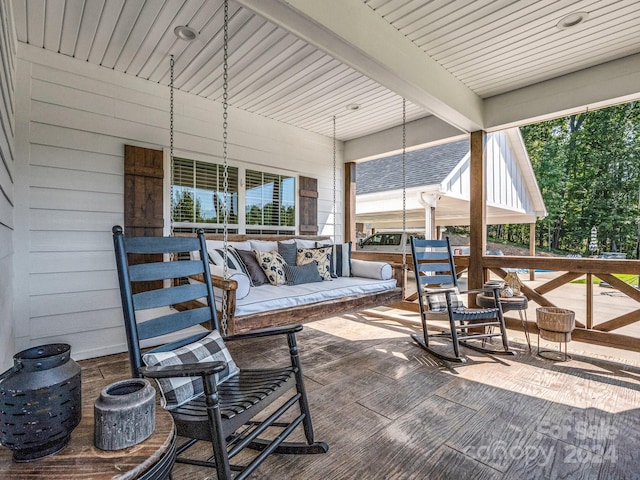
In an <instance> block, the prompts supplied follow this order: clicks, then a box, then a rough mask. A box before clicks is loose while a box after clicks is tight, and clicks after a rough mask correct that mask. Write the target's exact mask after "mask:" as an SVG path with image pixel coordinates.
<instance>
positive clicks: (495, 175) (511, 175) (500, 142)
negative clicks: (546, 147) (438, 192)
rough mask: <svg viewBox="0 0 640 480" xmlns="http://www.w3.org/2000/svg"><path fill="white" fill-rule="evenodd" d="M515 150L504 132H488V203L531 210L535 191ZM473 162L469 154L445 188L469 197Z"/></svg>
mask: <svg viewBox="0 0 640 480" xmlns="http://www.w3.org/2000/svg"><path fill="white" fill-rule="evenodd" d="M514 150H515V149H514V148H512V146H511V145H509V139H508V138H507V136H506V134H505V133H504V132H494V133H490V134H488V135H487V140H486V161H487V205H489V206H496V207H500V208H503V209H507V210H512V211H515V212H531V211H532V208H533V207H532V205H531V200H530V195H531V192H529V191H528V190H527V186H526V185H525V183H524V182H523V180H522V179H523V172H522V171H521V169H520V166H519V164H518V160H517V159H516V157H515V154H514ZM469 162H470V156H469V154H467V155H466V156H465V157H464V158H463V160H462V161H461V162H460V164H459V166H458V168H456V169H454V170H453V171H452V172H451V174H450V175H449V176H448V177H447V178H446V179H445V181H444V182H443V185H442V189H443V191H445V192H449V193H448V195H452V196H455V197H459V198H462V199H467V200H468V199H469V192H470V188H471V185H470V176H469Z"/></svg>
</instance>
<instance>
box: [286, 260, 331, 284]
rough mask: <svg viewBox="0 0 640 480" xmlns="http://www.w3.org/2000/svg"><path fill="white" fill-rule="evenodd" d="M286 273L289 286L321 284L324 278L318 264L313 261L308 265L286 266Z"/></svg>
mask: <svg viewBox="0 0 640 480" xmlns="http://www.w3.org/2000/svg"><path fill="white" fill-rule="evenodd" d="M284 273H285V276H286V277H287V285H300V284H302V283H314V282H321V281H322V277H321V276H320V272H318V264H317V263H316V262H315V261H313V262H311V263H307V264H306V265H288V264H286V265H285V266H284Z"/></svg>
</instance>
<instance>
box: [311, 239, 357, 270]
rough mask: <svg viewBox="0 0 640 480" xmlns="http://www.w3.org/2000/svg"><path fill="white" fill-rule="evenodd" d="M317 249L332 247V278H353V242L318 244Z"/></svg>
mask: <svg viewBox="0 0 640 480" xmlns="http://www.w3.org/2000/svg"><path fill="white" fill-rule="evenodd" d="M316 247H331V276H332V277H333V278H338V277H350V276H351V242H347V243H337V244H331V243H328V242H326V243H325V242H317V243H316Z"/></svg>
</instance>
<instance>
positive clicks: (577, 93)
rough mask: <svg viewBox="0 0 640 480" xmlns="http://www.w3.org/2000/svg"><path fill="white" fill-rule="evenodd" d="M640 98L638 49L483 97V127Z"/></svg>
mask: <svg viewBox="0 0 640 480" xmlns="http://www.w3.org/2000/svg"><path fill="white" fill-rule="evenodd" d="M639 98H640V53H638V54H635V55H629V56H628V57H624V58H620V59H618V60H613V61H611V62H607V63H603V64H601V65H596V66H594V67H590V68H585V69H583V70H580V71H578V72H574V73H569V74H567V75H563V76H561V77H556V78H553V79H551V80H547V81H544V82H539V83H536V84H534V85H531V86H529V87H524V88H519V89H517V90H513V91H511V92H507V93H503V94H501V95H496V96H494V97H490V98H487V99H485V101H484V114H485V117H484V118H485V129H486V130H487V131H496V130H503V129H505V128H509V127H513V126H519V125H524V124H528V123H537V122H542V121H544V120H550V119H552V118H558V117H561V116H566V115H570V114H574V113H578V112H584V111H585V109H586V108H587V107H588V108H590V109H596V108H602V107H607V106H610V105H615V104H618V103H624V102H629V101H631V100H637V99H639Z"/></svg>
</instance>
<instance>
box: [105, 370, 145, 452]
mask: <svg viewBox="0 0 640 480" xmlns="http://www.w3.org/2000/svg"><path fill="white" fill-rule="evenodd" d="M93 415H94V419H95V421H94V430H93V438H94V443H95V446H96V447H98V448H100V449H102V450H120V449H123V448H127V447H130V446H132V445H136V444H138V443H140V442H142V441H144V440H145V439H147V438H148V437H149V436H150V435H151V434H152V433H153V430H154V429H155V427H156V391H155V390H154V388H153V387H152V386H151V384H150V383H149V381H148V380H145V379H144V378H131V379H128V380H121V381H119V382H116V383H112V384H111V385H109V386H108V387H106V388H104V389H103V390H102V392H101V393H100V396H99V397H98V398H97V400H96V401H95V403H94V406H93Z"/></svg>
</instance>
